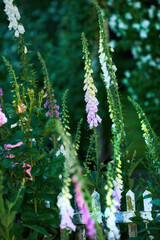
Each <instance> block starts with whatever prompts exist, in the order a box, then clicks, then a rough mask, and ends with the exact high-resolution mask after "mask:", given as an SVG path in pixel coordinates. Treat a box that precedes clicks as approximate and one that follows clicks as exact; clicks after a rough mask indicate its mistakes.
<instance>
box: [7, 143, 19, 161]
mask: <svg viewBox="0 0 160 240" xmlns="http://www.w3.org/2000/svg"><path fill="white" fill-rule="evenodd" d="M22 144H23V142H19V143H17V144H15V145H12V144H5V145H4V148H5V150H8V151H10V150H12V148H15V147H20V146H21V145H22ZM6 158H15V155H12V154H10V153H9V152H8V153H7V155H6Z"/></svg>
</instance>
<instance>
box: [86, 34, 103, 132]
mask: <svg viewBox="0 0 160 240" xmlns="http://www.w3.org/2000/svg"><path fill="white" fill-rule="evenodd" d="M82 43H83V52H84V54H85V55H84V58H85V68H84V69H85V71H86V73H85V76H84V77H85V80H84V84H85V85H84V87H83V90H84V91H86V93H85V101H86V103H87V105H86V112H87V122H88V124H89V127H90V129H92V128H93V127H97V126H98V123H101V121H102V119H101V118H100V117H99V115H98V114H97V112H98V104H99V102H98V100H97V98H96V92H97V88H96V87H95V85H94V82H93V78H92V73H93V70H92V68H91V60H90V59H89V54H90V53H89V51H88V42H87V39H86V38H85V35H82Z"/></svg>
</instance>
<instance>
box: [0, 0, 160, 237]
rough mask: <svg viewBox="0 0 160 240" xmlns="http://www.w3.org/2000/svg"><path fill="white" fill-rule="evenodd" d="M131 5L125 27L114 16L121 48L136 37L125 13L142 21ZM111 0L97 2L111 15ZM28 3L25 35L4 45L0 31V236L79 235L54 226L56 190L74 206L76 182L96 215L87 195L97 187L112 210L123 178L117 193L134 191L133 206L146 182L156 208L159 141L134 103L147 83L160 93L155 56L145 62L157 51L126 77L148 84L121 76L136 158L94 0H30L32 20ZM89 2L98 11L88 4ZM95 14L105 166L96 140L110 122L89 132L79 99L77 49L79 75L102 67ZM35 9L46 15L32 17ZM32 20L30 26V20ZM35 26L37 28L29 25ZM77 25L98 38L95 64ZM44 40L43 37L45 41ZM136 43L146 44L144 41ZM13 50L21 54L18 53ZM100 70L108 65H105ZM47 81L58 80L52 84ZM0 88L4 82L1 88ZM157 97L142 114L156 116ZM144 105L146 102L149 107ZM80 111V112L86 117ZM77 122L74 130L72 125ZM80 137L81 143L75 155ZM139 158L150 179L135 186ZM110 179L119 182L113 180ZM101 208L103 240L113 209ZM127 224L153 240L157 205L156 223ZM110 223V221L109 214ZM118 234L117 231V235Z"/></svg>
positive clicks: (103, 205) (98, 227) (93, 40)
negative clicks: (135, 134) (139, 147)
mask: <svg viewBox="0 0 160 240" xmlns="http://www.w3.org/2000/svg"><path fill="white" fill-rule="evenodd" d="M17 2H18V1H17ZM116 2H117V1H116ZM131 3H132V1H126V4H128V5H129V6H131V9H132V10H133V14H132V15H131V17H132V18H131V19H129V18H128V17H126V16H129V15H125V19H126V21H127V23H125V22H123V24H122V22H121V21H122V20H120V18H119V20H116V21H115V22H116V24H118V25H116V24H115V26H114V27H113V28H112V29H113V30H114V32H115V34H117V37H118V38H121V40H122V42H123V40H124V39H125V38H127V41H128V42H127V43H128V44H127V46H126V50H128V49H129V48H130V47H132V46H131V40H132V38H131V37H130V38H129V36H131V35H132V30H134V27H132V28H129V27H124V26H130V25H129V24H131V25H133V23H131V22H130V20H131V21H132V20H133V17H134V16H135V18H136V19H139V18H140V16H139V12H137V10H135V9H137V7H135V6H134V4H131ZM137 3H138V2H137ZM0 4H1V3H0ZM28 5H29V4H27V2H24V6H28ZM37 5H38V7H37ZM113 5H115V1H111V0H110V1H108V6H109V8H108V9H106V7H105V6H104V5H103V4H102V8H104V9H105V10H106V14H109V12H110V11H112V8H113ZM132 5H133V6H132ZM24 6H23V8H22V11H23V12H24V16H23V18H24V23H25V22H26V21H27V22H29V21H30V22H32V24H33V25H32V24H31V25H28V29H27V30H26V32H27V34H26V36H25V38H23V37H22V35H20V37H19V38H18V39H16V41H15V43H13V44H12V46H13V49H12V48H9V47H8V46H9V45H10V44H11V43H10V40H9V38H10V35H9V33H5V34H4V36H3V38H2V39H1V41H2V42H3V45H2V54H3V55H4V57H3V62H4V64H2V67H1V68H0V76H1V78H3V77H5V74H4V66H5V65H6V68H7V69H8V73H9V74H8V76H7V79H8V80H7V84H8V85H7V84H6V83H5V81H2V85H1V87H3V90H4V94H3V96H0V104H1V107H2V109H1V110H2V111H3V112H4V113H5V114H6V116H7V119H8V121H7V123H6V124H1V126H0V139H1V142H0V237H1V238H2V239H5V240H10V239H12V240H14V239H15V240H17V239H18V240H21V239H28V240H31V239H60V235H61V238H62V239H67V238H68V239H69V238H71V239H75V238H76V236H75V235H74V234H72V235H69V234H68V231H64V232H61V233H60V228H59V225H60V220H61V219H60V218H62V217H63V216H62V215H63V214H62V213H61V209H58V207H59V206H58V207H57V198H58V199H59V198H60V196H63V195H64V196H65V197H66V198H65V200H66V199H67V201H68V200H70V201H71V203H72V205H73V202H74V200H73V198H72V196H74V193H77V192H76V191H77V185H78V184H80V189H79V191H82V196H81V198H82V199H83V201H84V204H85V206H86V208H87V209H89V210H88V211H90V212H93V213H94V209H93V206H92V199H91V194H92V192H93V191H94V189H96V191H97V192H98V193H99V194H100V204H101V208H102V212H104V211H105V210H106V209H108V211H111V213H113V215H114V213H115V212H116V210H115V206H117V205H116V204H117V203H116V204H115V199H114V195H113V193H115V192H116V190H117V189H116V188H117V186H118V187H119V189H118V190H120V191H122V189H121V188H122V180H123V195H125V193H126V192H127V191H128V189H132V190H137V192H138V194H139V195H138V196H137V202H138V204H139V201H140V199H141V198H142V194H141V192H140V190H139V189H138V188H139V185H141V187H142V189H145V188H146V185H147V188H148V190H150V192H151V193H152V196H153V201H152V203H153V204H154V205H155V206H156V207H158V208H159V206H160V199H159V189H160V185H159V182H160V174H159V160H160V139H159V136H158V134H156V133H155V132H154V130H153V129H152V127H151V125H150V122H149V120H148V119H147V117H146V115H145V113H144V111H143V110H142V108H141V107H140V106H139V105H138V103H137V102H138V101H139V100H140V103H141V102H146V100H145V99H144V98H143V97H141V95H143V94H142V91H145V93H146V94H148V92H147V91H148V89H149V91H150V89H152V90H153V92H155V95H154V96H157V94H158V91H157V89H155V88H154V87H150V86H151V85H150V83H149V79H151V78H152V76H153V75H154V74H155V79H156V80H155V81H156V84H157V82H158V78H157V75H158V74H157V72H154V73H153V71H152V70H153V64H152V65H151V64H150V62H151V61H149V60H153V59H154V58H155V61H159V60H157V56H155V55H154V51H153V52H152V53H153V55H152V58H153V59H149V60H145V61H144V60H143V58H142V57H144V56H140V55H136V56H137V57H136V58H137V59H139V60H138V61H139V62H140V63H139V62H138V63H137V66H138V68H137V69H138V70H135V69H132V72H131V75H130V77H131V78H132V77H136V79H137V78H139V76H140V77H141V78H140V81H139V82H141V81H142V79H143V77H147V79H148V80H147V84H144V86H145V88H142V87H139V88H137V86H138V83H137V81H135V82H133V84H132V83H131V84H129V82H128V81H127V80H126V79H125V80H124V81H123V82H124V83H125V84H126V88H127V89H128V90H129V92H130V93H131V95H132V98H129V101H128V99H127V98H126V99H125V101H124V102H127V104H130V102H131V103H132V105H133V106H134V108H135V110H136V112H137V114H138V117H139V119H140V125H141V129H142V133H143V137H144V140H145V144H146V152H144V153H143V156H145V159H140V158H139V157H138V156H137V155H136V147H135V146H136V145H134V146H133V148H134V152H132V151H130V147H129V144H128V142H127V139H128V132H127V131H126V129H127V128H126V124H125V121H124V118H125V117H124V116H125V114H124V112H125V106H123V105H122V100H121V97H120V93H119V87H118V83H117V78H118V77H119V74H117V76H116V73H115V72H116V67H115V65H114V63H113V60H112V55H113V54H112V52H113V48H112V47H111V46H110V43H108V33H107V31H106V22H105V20H104V17H103V15H102V12H103V11H102V9H101V8H100V7H99V5H98V3H97V1H96V0H92V4H91V3H88V1H87V0H83V1H74V0H70V1H67V0H64V1H62V2H60V3H59V2H58V1H51V2H50V1H45V2H43V1H42V2H37V1H34V2H33V3H31V6H36V7H35V9H36V10H34V11H33V12H32V14H31V18H32V19H31V20H29V19H27V20H26V19H25V18H27V16H28V15H30V11H29V10H30V8H29V7H26V8H25V7H24ZM91 6H92V8H91V9H92V11H93V13H94V14H92V11H91V10H90V7H91ZM137 6H138V5H137ZM144 6H145V3H144ZM115 8H116V9H117V14H118V16H123V14H124V12H123V11H124V10H122V12H121V9H122V8H120V6H119V4H118V5H116V6H115ZM152 8H153V17H150V18H151V19H152V20H153V23H154V14H157V11H156V9H155V8H154V7H152ZM43 9H46V11H45V13H43ZM134 11H135V12H134ZM96 12H97V14H98V23H99V55H100V63H101V64H100V65H101V68H102V72H103V75H102V76H101V77H97V80H96V85H97V87H98V90H101V89H102V92H101V93H100V94H98V95H97V96H98V99H100V100H101V101H102V103H103V104H102V103H101V104H100V109H102V117H103V119H104V118H106V116H109V118H110V122H111V134H112V137H111V141H110V143H111V145H112V149H111V150H110V153H109V154H110V156H109V157H108V159H111V161H110V162H109V163H106V162H105V161H104V163H102V162H101V161H102V160H106V158H102V157H101V152H102V146H101V144H100V141H103V135H105V134H106V133H107V131H108V130H105V131H104V132H103V134H101V131H102V129H103V127H104V126H105V124H106V123H104V125H102V126H101V125H100V126H98V127H94V128H93V130H88V125H87V123H86V120H84V119H85V118H86V115H85V107H84V103H83V104H81V103H82V102H83V101H84V100H83V98H84V93H83V90H82V89H83V87H82V86H83V78H84V77H83V65H84V64H83V62H82V60H81V56H82V52H83V54H84V57H83V58H84V60H85V71H86V74H85V77H86V75H87V73H88V72H92V68H91V67H93V69H94V70H95V74H94V76H99V74H98V73H99V71H100V70H99V68H100V66H99V65H98V60H97V59H98V58H97V52H98V51H97V49H98V44H97V43H96V42H97V40H96V38H97V37H95V36H96V35H97V25H96V24H95V23H96V22H97V20H96ZM53 13H54V15H53ZM141 14H142V16H141V17H143V16H145V14H146V11H142V13H141ZM143 14H144V15H143ZM150 14H151V13H150ZM39 15H41V16H42V17H41V18H40V19H38V20H37V16H39ZM34 19H35V22H36V23H34V21H33V20H34ZM112 21H113V16H112V14H111V15H110V20H109V23H110V27H112V24H111V22H112ZM124 21H125V20H124ZM133 21H134V20H133ZM137 21H138V20H137ZM84 22H85V26H84V24H83V25H82V23H84ZM53 23H54V32H53ZM153 23H152V24H153ZM35 24H36V26H37V27H35ZM46 24H47V26H48V29H49V31H48V32H47V33H46V32H45V31H43V30H44V28H45V27H46ZM125 24H126V25H125ZM127 24H128V25H127ZM26 25H27V24H26ZM4 26H5V24H4V25H3V26H2V29H3V31H4ZM122 26H123V27H122ZM151 26H152V25H151ZM157 26H158V25H157ZM143 28H144V27H143V26H142V30H144V29H143ZM33 29H34V30H33ZM129 29H130V30H129ZM151 29H152V28H151ZM156 29H157V28H156ZM127 30H128V32H127ZM154 30H155V29H154ZM82 31H83V32H85V34H86V36H87V38H89V39H90V41H89V42H91V46H93V45H95V47H94V48H93V47H92V50H91V59H93V61H92V62H93V64H92V66H91V60H90V56H89V44H88V41H87V39H86V37H85V35H84V34H83V35H82V45H83V49H82V46H81V41H80V39H81V32H82ZM148 31H149V30H146V33H143V34H148ZM5 32H6V29H5ZM44 32H45V34H44ZM71 32H73V34H71ZM143 34H142V33H140V40H144V41H149V40H148V38H147V39H146V38H145V37H144V35H143ZM153 34H154V31H153ZM135 35H136V34H135ZM35 36H36V41H35ZM53 36H54V38H53ZM142 36H143V37H142ZM149 36H150V34H149ZM136 37H137V35H136V36H135V38H136ZM24 39H25V40H24ZM4 40H5V41H4ZM45 40H47V41H46V42H45ZM28 41H29V42H31V43H32V46H30V45H29V44H26V42H28ZM36 42H37V43H36ZM117 42H118V40H117ZM119 42H120V44H119V47H121V48H122V49H124V45H123V44H122V43H121V41H119ZM43 43H44V44H43ZM137 44H139V43H137ZM146 44H148V45H147V46H149V43H147V42H146ZM155 44H157V43H155ZM140 45H142V42H141V44H140ZM33 46H34V48H35V49H38V50H40V51H41V50H42V51H41V52H42V53H43V55H44V57H45V59H46V62H45V61H44V59H43V57H42V56H41V54H40V53H38V56H37V53H36V51H33V52H32V51H31V49H32V48H33ZM156 46H157V45H156ZM25 47H27V49H28V52H27V51H26V52H25ZM137 47H138V49H140V48H139V45H138V46H137V45H136V46H134V47H132V52H135V51H139V50H135V48H136V49H137ZM141 47H142V48H143V47H144V49H143V51H142V50H141V52H144V53H145V51H149V50H147V49H150V48H149V47H148V48H147V49H146V48H145V45H143V46H141ZM16 49H17V52H18V57H17V56H16V54H15V52H16ZM150 50H151V49H150ZM11 53H12V54H14V55H13V57H12V62H11V61H10V58H11V57H10V56H11ZM82 64H83V65H82ZM147 64H149V66H150V68H151V69H149V71H148V72H149V74H150V75H149V74H148V75H147V74H145V71H144V69H146V67H148V65H147ZM47 68H48V70H47ZM104 68H106V69H107V70H106V69H105V70H104ZM106 71H107V74H108V75H107V77H108V76H109V78H108V79H109V82H107V83H106ZM156 71H157V70H156ZM142 73H143V74H144V76H143V74H142ZM87 76H88V75H87ZM89 76H90V75H89ZM130 77H129V78H130ZM75 79H76V80H75ZM52 83H54V87H53V84H52ZM156 84H155V86H156ZM130 85H131V86H130ZM5 86H7V89H6V88H5ZM131 87H132V88H131ZM53 89H54V90H53ZM66 89H67V90H66ZM68 89H69V90H68ZM79 89H81V90H79ZM95 89H96V88H95V87H94V90H95ZM130 89H136V90H137V93H136V94H135V92H134V91H133V90H132V91H131V90H130ZM91 90H93V89H91ZM7 92H8V95H7ZM99 92H100V91H99ZM11 93H12V94H11ZM149 93H150V92H149ZM1 95H2V94H1ZM100 95H102V96H100ZM151 95H152V93H151ZM6 96H7V97H6ZM147 96H148V95H146V97H147ZM152 96H153V95H152ZM55 98H57V99H58V102H60V100H61V99H62V104H61V111H60V120H59V112H58V110H59V107H58V105H57V104H56V99H55ZM147 98H148V97H147ZM149 98H150V97H149ZM156 99H158V97H155V98H154V99H153V102H152V103H153V104H154V103H155V107H154V108H152V109H151V111H150V109H149V108H147V113H151V112H152V111H153V110H154V112H155V114H156V115H158V113H159V109H158V105H159V103H158V102H159V101H158V100H156ZM103 100H104V101H103ZM135 100H137V102H136V101H135ZM107 105H108V109H109V110H108V114H107V113H106V112H107V110H106V108H105V107H106V106H107ZM147 105H148V104H145V106H146V107H147ZM80 106H81V107H80ZM47 109H48V110H47ZM1 110H0V112H1ZM130 111H131V110H130ZM81 117H83V120H82V119H81ZM157 119H158V118H157ZM75 122H76V124H77V127H73V123H74V124H75ZM153 122H154V126H156V119H154V121H153ZM76 128H77V130H76ZM86 129H87V133H86ZM109 135H110V134H109ZM133 141H134V139H133ZM15 144H16V145H15ZM81 144H83V146H85V147H83V150H82V151H81V152H80V154H79V149H80V148H81ZM78 159H79V160H80V161H79V160H78ZM140 163H141V164H143V166H144V169H145V170H147V175H148V176H147V181H146V179H145V178H143V177H141V178H140V179H139V181H138V183H137V182H136V181H134V180H135V179H134V177H133V174H134V171H135V169H136V168H137V166H138V165H139V164H140ZM116 181H117V182H116ZM115 182H116V184H117V185H115ZM155 182H156V186H155ZM146 183H147V184H146ZM118 184H119V185H118ZM75 198H76V197H75ZM67 201H66V202H67ZM75 202H76V200H75ZM61 204H62V203H61ZM66 205H67V203H66ZM75 205H76V207H75V208H76V209H78V208H79V205H78V202H76V204H75ZM138 206H139V209H137V210H141V209H140V206H141V204H139V205H138ZM124 208H125V203H124V200H122V205H121V209H124ZM110 209H111V210H110ZM59 212H60V213H61V216H60V215H59ZM106 212H107V211H105V214H104V218H103V220H102V222H101V223H100V222H98V221H97V219H96V217H94V214H93V218H95V219H94V220H95V222H96V224H95V228H96V230H97V236H98V239H100V240H101V239H102V240H103V239H106V232H107V231H108V234H109V233H110V232H111V229H110V228H109V225H107V224H106V223H105V218H106V219H107V221H108V222H109V221H110V216H108V215H107V213H106ZM71 218H72V217H71ZM112 221H113V220H112ZM133 221H134V222H135V223H137V224H138V226H139V228H140V230H139V234H140V239H147V238H148V234H149V233H148V230H149V231H150V232H151V234H152V235H153V236H154V237H155V238H156V237H157V236H159V232H160V228H159V217H157V216H156V213H155V212H153V221H150V222H149V224H148V225H147V228H146V226H145V223H144V220H143V219H142V218H140V216H139V215H138V214H137V216H136V217H135V218H134V219H133ZM108 222H107V223H108ZM102 223H103V224H102ZM113 223H114V224H115V221H113ZM88 225H89V224H88ZM88 225H87V223H86V229H88V228H87V227H89V226H88ZM142 235H143V236H142ZM122 237H123V234H122ZM142 237H143V238H142ZM115 239H118V238H116V237H115Z"/></svg>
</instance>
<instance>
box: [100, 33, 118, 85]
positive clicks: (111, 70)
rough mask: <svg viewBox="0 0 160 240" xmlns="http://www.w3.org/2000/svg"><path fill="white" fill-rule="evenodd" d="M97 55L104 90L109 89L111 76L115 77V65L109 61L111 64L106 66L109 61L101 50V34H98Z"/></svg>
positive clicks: (102, 49)
mask: <svg viewBox="0 0 160 240" xmlns="http://www.w3.org/2000/svg"><path fill="white" fill-rule="evenodd" d="M99 54H100V55H99V61H100V64H101V69H102V72H103V76H104V82H105V84H106V88H107V89H109V87H110V85H111V79H112V74H113V75H115V72H116V71H117V68H116V66H115V65H113V63H112V60H111V59H110V61H111V63H108V64H107V60H109V58H108V56H107V55H106V53H105V50H104V48H103V40H102V36H101V34H100V41H99Z"/></svg>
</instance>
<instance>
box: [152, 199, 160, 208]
mask: <svg viewBox="0 0 160 240" xmlns="http://www.w3.org/2000/svg"><path fill="white" fill-rule="evenodd" d="M151 203H152V204H153V205H156V206H158V207H160V199H153V200H152V201H151Z"/></svg>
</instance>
